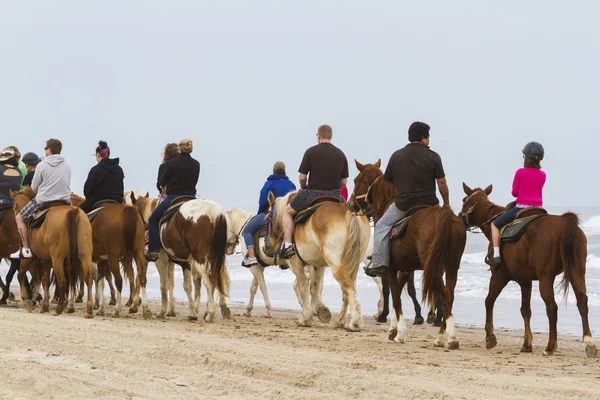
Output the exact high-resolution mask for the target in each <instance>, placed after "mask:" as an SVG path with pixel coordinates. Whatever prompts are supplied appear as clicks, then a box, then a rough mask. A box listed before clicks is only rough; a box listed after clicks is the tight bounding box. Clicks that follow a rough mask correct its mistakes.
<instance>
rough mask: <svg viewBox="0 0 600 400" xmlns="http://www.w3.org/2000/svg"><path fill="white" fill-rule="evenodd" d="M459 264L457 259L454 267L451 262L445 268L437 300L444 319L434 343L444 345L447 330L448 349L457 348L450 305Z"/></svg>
mask: <svg viewBox="0 0 600 400" xmlns="http://www.w3.org/2000/svg"><path fill="white" fill-rule="evenodd" d="M459 266H460V261H458V264H457V265H455V266H454V268H452V267H453V265H452V264H450V265H449V266H448V267H447V268H446V284H445V285H444V282H443V281H442V282H440V283H441V284H442V294H441V296H439V298H438V302H439V304H440V306H439V307H441V308H442V310H441V311H442V312H443V313H444V321H443V322H442V326H441V327H440V332H439V335H438V339H437V340H436V342H435V345H436V346H439V347H442V346H443V345H444V344H443V343H444V334H445V332H448V349H450V350H457V349H458V347H459V343H458V339H457V338H456V320H455V318H454V315H452V305H453V304H454V288H455V287H456V279H457V275H458V268H459ZM440 280H442V278H440ZM440 342H441V346H440Z"/></svg>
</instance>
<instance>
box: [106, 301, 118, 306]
mask: <svg viewBox="0 0 600 400" xmlns="http://www.w3.org/2000/svg"><path fill="white" fill-rule="evenodd" d="M108 305H109V306H116V305H117V301H116V300H115V299H110V301H109V302H108Z"/></svg>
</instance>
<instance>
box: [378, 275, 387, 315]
mask: <svg viewBox="0 0 600 400" xmlns="http://www.w3.org/2000/svg"><path fill="white" fill-rule="evenodd" d="M381 294H382V296H383V310H381V314H379V317H378V318H377V322H383V323H386V322H387V317H388V315H390V283H389V282H388V280H387V278H385V277H384V278H381Z"/></svg>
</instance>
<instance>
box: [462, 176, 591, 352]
mask: <svg viewBox="0 0 600 400" xmlns="http://www.w3.org/2000/svg"><path fill="white" fill-rule="evenodd" d="M463 189H464V191H465V194H466V195H467V197H465V199H464V200H463V208H462V211H461V213H460V216H461V217H462V219H463V221H464V222H465V224H466V225H468V226H469V227H473V228H480V229H481V231H482V232H483V234H484V235H485V236H486V237H487V238H488V240H491V227H490V224H491V222H492V221H493V220H494V218H496V217H497V216H499V215H500V214H501V213H502V212H503V211H504V210H505V208H504V207H500V206H497V205H495V204H494V203H492V202H491V201H490V200H489V199H488V196H489V195H490V193H492V185H490V186H488V187H487V188H486V189H480V188H476V189H471V188H470V187H468V186H467V185H465V184H464V183H463ZM586 258H587V239H586V237H585V234H584V233H583V231H582V230H581V229H580V228H579V218H578V217H577V215H576V214H574V213H571V212H568V213H566V214H563V215H560V216H559V215H549V216H546V217H543V218H539V219H537V220H535V221H533V222H531V224H530V225H529V226H528V228H527V231H526V232H525V233H524V234H523V236H522V237H521V239H520V240H519V241H517V242H511V243H505V244H503V245H502V264H500V266H499V267H498V268H492V277H491V278H490V287H489V292H488V296H487V298H486V299H485V309H486V321H485V332H486V338H485V341H486V347H487V348H488V349H491V348H493V347H495V346H496V343H497V342H496V335H494V321H493V319H494V303H495V301H496V298H498V296H499V295H500V293H501V292H502V289H504V287H505V286H506V284H507V283H508V282H509V281H516V282H517V283H518V284H519V285H520V286H521V296H522V303H521V315H522V316H523V320H524V322H525V340H524V342H523V347H521V351H522V352H531V351H532V347H531V341H532V340H533V335H532V334H531V327H530V325H529V322H530V320H531V306H530V302H531V286H532V281H539V282H540V295H541V296H542V299H543V300H544V303H546V314H547V315H548V320H549V321H550V337H549V339H548V346H547V347H546V350H545V351H544V354H545V355H551V354H553V353H554V352H555V351H556V348H557V341H556V322H557V319H558V317H557V314H558V307H557V305H556V301H555V300H554V279H555V278H556V276H557V275H559V274H560V273H564V275H563V279H562V282H561V286H562V289H563V291H564V293H565V296H566V295H567V291H568V289H569V284H571V286H572V287H573V291H574V292H575V297H576V298H577V308H578V309H579V313H580V314H581V321H582V324H583V343H584V346H585V351H586V354H587V356H588V357H592V358H594V357H596V356H597V354H598V350H597V349H596V345H595V344H594V342H593V341H592V333H591V332H590V327H589V323H588V298H587V295H586V287H585V262H586Z"/></svg>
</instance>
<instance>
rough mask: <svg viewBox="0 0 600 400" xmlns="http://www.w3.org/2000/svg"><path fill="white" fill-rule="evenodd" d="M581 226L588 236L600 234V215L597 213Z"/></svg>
mask: <svg viewBox="0 0 600 400" xmlns="http://www.w3.org/2000/svg"><path fill="white" fill-rule="evenodd" d="M581 228H582V229H583V231H584V232H585V234H586V235H587V236H597V235H600V215H596V216H595V217H592V218H590V219H588V220H587V221H585V222H584V223H583V224H581Z"/></svg>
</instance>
